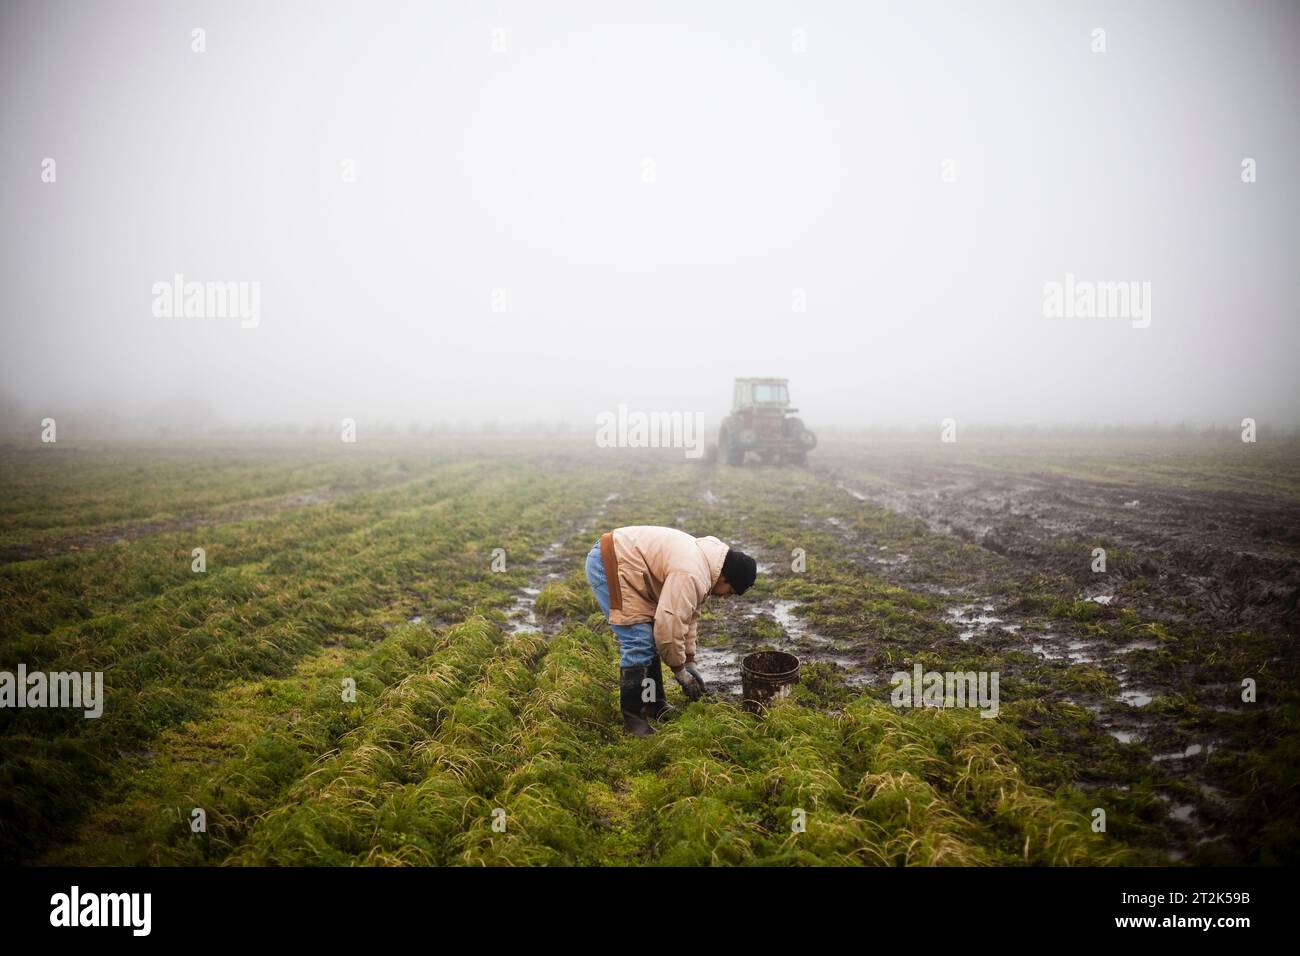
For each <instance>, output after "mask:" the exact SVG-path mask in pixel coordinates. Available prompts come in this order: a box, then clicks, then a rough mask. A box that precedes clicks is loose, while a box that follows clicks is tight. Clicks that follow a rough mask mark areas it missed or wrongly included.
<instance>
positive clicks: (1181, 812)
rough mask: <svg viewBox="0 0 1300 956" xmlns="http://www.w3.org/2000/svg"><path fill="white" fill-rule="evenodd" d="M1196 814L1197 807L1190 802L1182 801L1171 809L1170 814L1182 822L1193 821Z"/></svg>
mask: <svg viewBox="0 0 1300 956" xmlns="http://www.w3.org/2000/svg"><path fill="white" fill-rule="evenodd" d="M1195 814H1196V807H1194V806H1193V805H1192V804H1190V803H1180V804H1179V805H1178V806H1176V807H1174V808H1172V809H1171V810H1170V811H1169V815H1170V816H1171V817H1173V818H1174V819H1175V820H1179V821H1181V822H1182V823H1191V822H1192V817H1193V816H1195Z"/></svg>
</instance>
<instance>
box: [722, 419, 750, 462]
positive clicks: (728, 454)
mask: <svg viewBox="0 0 1300 956" xmlns="http://www.w3.org/2000/svg"><path fill="white" fill-rule="evenodd" d="M718 452H719V453H720V454H721V455H722V456H723V457H725V458H726V459H727V464H728V465H743V464H744V463H745V451H744V449H742V448H736V447H735V445H734V444H733V443H732V440H731V429H730V428H728V427H727V426H726V425H723V426H722V430H721V431H720V432H718Z"/></svg>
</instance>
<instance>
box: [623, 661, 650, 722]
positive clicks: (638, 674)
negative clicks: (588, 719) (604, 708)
mask: <svg viewBox="0 0 1300 956" xmlns="http://www.w3.org/2000/svg"><path fill="white" fill-rule="evenodd" d="M645 677H646V668H644V667H623V668H620V670H619V681H618V707H619V710H621V711H622V712H623V729H624V730H625V731H627V732H628V733H629V734H631V735H632V736H634V737H649V736H650V735H651V734H653V733H654V732H655V729H654V728H653V727H651V726H650V723H649V721H647V720H646V719H645V714H644V711H645V704H644V702H642V700H641V682H642V681H643V680H645Z"/></svg>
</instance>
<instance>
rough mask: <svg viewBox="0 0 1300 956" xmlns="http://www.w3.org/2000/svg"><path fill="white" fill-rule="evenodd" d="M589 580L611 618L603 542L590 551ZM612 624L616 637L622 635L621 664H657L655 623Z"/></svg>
mask: <svg viewBox="0 0 1300 956" xmlns="http://www.w3.org/2000/svg"><path fill="white" fill-rule="evenodd" d="M587 583H588V584H590V585H591V590H592V592H593V593H594V594H595V595H596V603H597V604H599V605H600V609H601V611H603V612H604V614H605V620H606V621H608V620H609V582H608V581H606V580H605V562H603V561H601V560H600V542H599V541H597V542H596V546H595V547H594V548H592V549H591V551H590V552H589V553H588V554H587ZM610 627H612V628H613V629H614V636H615V637H617V638H618V650H619V658H618V666H619V667H647V666H649V665H650V664H653V663H654V659H655V657H656V656H657V652H656V650H655V626H654V624H653V623H651V622H650V621H646V622H645V623H643V624H611V625H610Z"/></svg>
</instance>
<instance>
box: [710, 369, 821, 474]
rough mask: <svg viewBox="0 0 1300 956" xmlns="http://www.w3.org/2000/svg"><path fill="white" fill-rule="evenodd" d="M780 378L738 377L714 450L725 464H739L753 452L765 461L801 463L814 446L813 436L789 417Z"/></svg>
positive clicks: (787, 403)
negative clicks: (716, 448) (729, 407)
mask: <svg viewBox="0 0 1300 956" xmlns="http://www.w3.org/2000/svg"><path fill="white" fill-rule="evenodd" d="M787 381H788V379H784V378H738V379H736V389H735V392H734V393H733V396H732V400H731V414H730V415H728V416H727V417H726V418H724V419H723V420H722V428H721V429H720V430H719V432H718V454H719V455H721V456H722V457H724V458H725V459H726V461H727V464H729V465H743V464H744V463H745V456H746V455H748V454H750V453H753V454H755V455H757V456H758V457H759V458H760V460H762V461H765V462H777V461H780V462H783V463H790V464H796V465H799V464H803V462H804V460H805V458H806V457H807V455H808V452H810V451H812V450H813V449H814V448H816V447H817V436H816V435H814V434H813V433H812V432H810V431H809V430H808V429H806V428H804V427H803V422H802V421H800V420H799V419H797V418H792V417H790V414H791V413H792V412H797V411H798V410H799V409H797V408H791V407H790V392H789V390H788V389H787V388H786V382H787Z"/></svg>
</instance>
